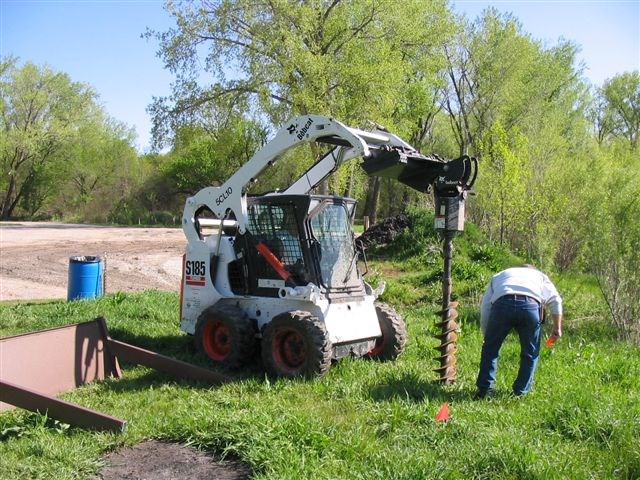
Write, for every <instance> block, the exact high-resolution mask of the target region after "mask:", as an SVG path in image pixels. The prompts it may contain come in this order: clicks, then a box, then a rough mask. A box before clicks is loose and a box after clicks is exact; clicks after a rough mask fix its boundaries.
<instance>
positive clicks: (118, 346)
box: [107, 338, 229, 385]
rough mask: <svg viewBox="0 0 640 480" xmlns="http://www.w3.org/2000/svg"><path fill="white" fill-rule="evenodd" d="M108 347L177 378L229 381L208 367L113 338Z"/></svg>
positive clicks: (125, 356)
mask: <svg viewBox="0 0 640 480" xmlns="http://www.w3.org/2000/svg"><path fill="white" fill-rule="evenodd" d="M107 348H108V349H109V350H110V351H111V352H112V353H113V354H114V355H116V356H117V357H118V358H119V359H120V360H123V361H127V362H132V363H137V364H140V365H144V366H146V367H150V368H153V369H156V370H159V371H161V372H165V373H168V374H170V375H173V376H174V377H177V378H187V379H189V380H194V381H199V382H207V383H211V384H214V385H219V384H222V383H225V382H228V381H229V378H228V377H226V376H224V375H220V374H219V373H216V372H213V371H211V370H207V369H206V368H201V367H198V366H196V365H192V364H190V363H186V362H183V361H181V360H176V359H175V358H170V357H165V356H164V355H160V354H159V353H155V352H152V351H150V350H145V349H143V348H140V347H135V346H133V345H130V344H128V343H124V342H120V341H118V340H114V339H112V338H108V339H107Z"/></svg>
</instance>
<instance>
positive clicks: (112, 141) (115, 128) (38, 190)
mask: <svg viewBox="0 0 640 480" xmlns="http://www.w3.org/2000/svg"><path fill="white" fill-rule="evenodd" d="M0 97H1V103H0V130H2V136H1V137H0V165H1V166H2V177H1V178H0V218H3V219H7V218H10V217H11V216H13V215H14V214H15V213H16V212H19V213H20V214H22V215H27V216H33V215H35V214H36V213H37V212H38V211H40V210H41V209H42V208H43V206H45V205H46V204H47V202H51V203H55V204H56V206H55V210H56V213H59V214H61V215H64V214H65V213H67V212H68V211H69V210H72V209H77V208H78V207H79V206H81V205H83V204H85V203H86V202H87V201H88V200H89V197H90V194H91V192H92V191H94V190H95V189H96V187H97V186H102V185H107V184H109V185H112V184H113V182H114V178H115V177H116V176H118V175H122V174H124V172H125V171H126V169H127V166H128V165H131V164H132V163H133V162H134V161H135V151H134V149H133V148H132V147H131V143H132V141H133V135H132V133H131V131H130V130H129V129H128V128H126V127H125V126H123V125H120V124H118V123H117V122H114V121H113V120H111V119H110V118H109V117H108V116H107V115H106V114H105V113H104V111H103V110H102V107H100V106H99V105H98V103H97V95H96V93H95V92H94V91H93V89H92V88H91V87H89V86H88V85H85V84H82V83H78V82H73V81H72V80H71V79H70V78H69V76H68V75H66V74H65V73H62V72H56V71H53V70H52V69H50V68H49V67H46V66H45V67H39V66H37V65H34V64H32V63H26V64H24V65H23V66H21V67H18V64H17V60H16V59H14V58H7V59H4V60H2V63H1V64H0Z"/></svg>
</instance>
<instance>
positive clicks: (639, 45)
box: [0, 0, 640, 152]
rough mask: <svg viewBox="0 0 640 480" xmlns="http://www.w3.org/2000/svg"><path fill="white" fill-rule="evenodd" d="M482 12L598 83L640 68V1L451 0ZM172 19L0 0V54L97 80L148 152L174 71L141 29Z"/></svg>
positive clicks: (116, 4) (63, 3)
mask: <svg viewBox="0 0 640 480" xmlns="http://www.w3.org/2000/svg"><path fill="white" fill-rule="evenodd" d="M398 1H401V0H398ZM451 4H452V5H453V7H454V9H455V10H456V11H457V12H460V13H465V14H466V15H467V16H468V17H469V18H475V17H476V16H477V15H478V14H479V13H480V12H482V10H483V9H485V8H486V7H488V6H490V5H492V6H495V7H496V8H497V9H498V10H500V11H509V12H512V13H513V14H514V15H515V16H516V17H517V18H518V19H519V20H520V22H521V23H522V25H523V29H524V30H525V31H526V32H529V33H530V34H531V35H532V36H533V37H534V38H536V39H539V40H542V41H544V42H546V44H547V45H548V46H552V45H554V44H556V43H557V41H558V39H559V38H565V39H569V40H572V41H574V42H575V43H577V44H578V45H580V46H581V49H582V50H581V53H580V55H579V58H580V60H582V61H583V62H584V63H585V65H586V68H587V69H586V71H585V74H586V76H587V78H589V79H590V80H591V82H592V83H594V84H596V85H601V84H602V82H603V81H604V80H605V79H607V78H610V77H612V76H614V75H616V74H617V73H621V72H624V71H631V70H637V69H639V68H640V0H608V1H607V0H597V1H595V0H591V1H589V0H582V1H569V0H519V1H518V0H510V1H507V0H504V1H481V0H452V1H451ZM172 24H173V22H172V19H171V18H170V17H169V15H168V14H167V13H166V12H165V11H164V9H163V2H161V1H158V0H84V1H83V0H75V1H71V0H49V1H45V0H38V1H35V0H0V55H2V56H7V55H14V56H17V57H19V58H20V60H21V61H23V62H24V61H32V62H34V63H36V64H40V65H42V64H47V65H49V66H50V67H52V68H53V69H55V70H60V71H63V72H65V73H68V74H69V75H70V76H71V78H72V79H73V80H74V81H80V82H85V83H89V84H91V85H92V86H93V87H94V88H95V90H96V91H97V92H98V94H99V95H100V102H101V103H102V104H103V105H104V107H105V109H106V111H107V112H108V113H109V115H111V116H112V117H114V118H116V119H118V120H120V121H123V122H125V123H126V124H128V125H129V126H133V127H135V128H136V131H137V134H138V140H137V144H138V149H139V150H140V151H141V152H142V151H147V150H148V146H149V137H150V133H149V129H150V126H151V122H150V120H149V117H148V114H147V113H146V107H147V106H148V105H149V104H150V103H151V101H152V97H153V96H163V95H167V94H169V92H170V83H171V81H172V76H171V75H170V74H169V73H168V72H167V71H166V70H164V69H163V65H162V62H161V60H160V59H159V58H157V57H156V50H157V45H156V43H155V41H154V40H150V41H147V40H145V39H143V38H141V37H140V35H141V34H142V33H143V32H144V31H145V30H146V29H147V27H149V28H152V29H154V30H160V31H162V30H166V29H168V28H169V27H170V26H171V25H172Z"/></svg>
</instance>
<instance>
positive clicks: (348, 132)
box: [183, 115, 470, 241]
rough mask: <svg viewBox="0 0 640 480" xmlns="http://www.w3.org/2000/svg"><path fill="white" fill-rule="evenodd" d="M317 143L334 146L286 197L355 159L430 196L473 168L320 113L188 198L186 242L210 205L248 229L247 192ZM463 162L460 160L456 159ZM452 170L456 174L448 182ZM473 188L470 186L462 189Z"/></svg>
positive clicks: (309, 187)
mask: <svg viewBox="0 0 640 480" xmlns="http://www.w3.org/2000/svg"><path fill="white" fill-rule="evenodd" d="M309 142H317V143H321V144H327V145H333V148H332V149H330V150H329V151H328V152H327V153H326V154H324V155H323V156H322V157H320V158H319V159H318V160H317V161H316V162H315V163H314V164H313V165H312V166H311V167H310V168H309V169H308V170H307V171H306V172H304V173H303V174H302V175H301V176H300V178H298V179H297V180H296V181H294V182H293V183H292V184H291V185H290V186H288V187H286V188H285V189H283V190H281V191H280V193H286V194H306V193H309V192H310V191H311V190H313V189H314V188H315V187H317V186H318V185H319V184H320V183H321V182H322V181H323V180H324V179H326V178H327V177H328V176H329V175H331V174H332V173H333V172H334V171H335V170H336V169H337V168H338V167H339V166H340V165H341V164H342V163H344V162H346V161H348V160H351V159H353V158H357V157H361V158H363V163H362V167H363V169H364V170H365V171H366V172H367V173H368V174H369V175H377V176H384V177H388V178H394V179H396V180H398V181H399V182H401V183H404V184H405V185H408V186H410V187H412V188H414V189H416V190H419V191H422V192H428V191H430V189H431V186H432V185H433V184H434V182H435V180H436V178H437V177H443V178H444V177H446V182H448V183H454V184H459V183H460V182H467V181H468V179H469V169H470V167H466V173H465V167H464V166H463V168H462V171H463V172H462V175H461V174H460V172H459V170H460V168H457V169H454V168H451V167H452V166H453V165H454V163H452V162H444V161H443V160H442V159H440V158H439V157H436V156H425V155H422V154H421V153H419V152H418V151H417V150H415V149H414V148H413V147H412V146H411V145H409V144H408V143H406V142H405V141H404V140H402V139H401V138H399V137H397V136H396V135H393V134H391V133H389V132H387V131H385V130H384V129H382V128H381V127H376V128H375V129H374V130H373V131H371V132H366V131H363V130H360V129H357V128H351V127H347V126H346V125H344V124H342V123H341V122H339V121H337V120H335V119H333V118H329V117H324V116H319V115H304V116H300V117H296V118H294V119H292V120H291V121H290V122H288V123H287V124H286V126H285V127H282V128H281V129H280V130H279V131H278V132H277V133H276V135H275V137H274V138H273V139H272V140H271V141H270V142H268V143H267V144H266V145H265V146H264V147H263V148H262V149H261V150H259V151H258V152H257V153H256V154H255V155H254V156H253V157H252V158H251V159H250V160H249V161H248V162H247V163H245V164H244V165H243V166H242V167H240V168H239V169H238V170H237V171H236V172H235V173H234V174H233V175H232V176H231V177H230V178H229V179H228V180H227V181H226V182H224V183H223V184H222V185H221V186H218V187H213V186H212V187H206V188H204V189H202V190H200V191H199V192H198V193H197V194H196V195H194V196H193V197H190V198H188V199H187V202H186V205H185V209H184V214H183V229H184V231H185V234H186V236H187V239H189V240H190V241H191V240H194V241H195V240H196V239H197V238H198V232H197V228H193V224H194V217H195V213H196V211H198V209H200V208H202V207H206V208H208V209H209V210H211V211H212V212H213V214H214V215H215V216H216V217H217V218H219V219H225V218H228V217H229V214H230V212H233V216H234V217H235V219H236V221H237V228H238V231H239V232H240V233H244V232H245V231H246V228H247V198H246V190H247V188H248V187H249V186H250V185H252V184H253V183H254V182H256V181H257V179H258V177H259V176H260V175H261V174H262V172H264V171H265V170H266V169H267V168H268V167H270V166H273V165H275V164H276V162H277V160H278V158H280V157H281V156H282V155H283V154H284V153H285V152H286V151H288V150H290V149H292V148H294V147H296V146H297V145H300V144H302V143H309ZM453 162H458V163H460V159H458V160H456V161H453ZM448 172H451V173H454V176H453V177H452V178H450V174H449V173H448ZM464 188H465V189H468V188H470V185H468V186H466V187H464Z"/></svg>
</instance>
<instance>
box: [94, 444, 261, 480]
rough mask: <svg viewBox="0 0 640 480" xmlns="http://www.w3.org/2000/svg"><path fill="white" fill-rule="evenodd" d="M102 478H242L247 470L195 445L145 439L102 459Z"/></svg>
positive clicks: (195, 479)
mask: <svg viewBox="0 0 640 480" xmlns="http://www.w3.org/2000/svg"><path fill="white" fill-rule="evenodd" d="M103 461H104V462H105V467H104V468H103V469H102V471H101V472H100V477H99V478H100V479H102V480H143V479H145V480H146V479H148V480H165V479H166V480H173V479H178V478H188V479H190V480H211V479H217V480H245V479H248V478H249V475H250V470H249V468H248V467H247V466H246V465H244V464H243V463H241V462H239V461H235V460H223V461H220V460H219V459H216V458H215V457H214V456H212V455H209V454H206V453H203V452H200V451H198V450H196V449H194V448H190V447H185V446H182V445H177V444H175V443H166V442H159V441H157V440H148V441H146V442H142V443H139V444H138V445H134V446H133V447H129V448H124V449H122V450H120V451H118V452H114V453H111V454H109V455H107V456H106V457H104V458H103Z"/></svg>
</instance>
